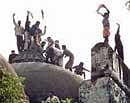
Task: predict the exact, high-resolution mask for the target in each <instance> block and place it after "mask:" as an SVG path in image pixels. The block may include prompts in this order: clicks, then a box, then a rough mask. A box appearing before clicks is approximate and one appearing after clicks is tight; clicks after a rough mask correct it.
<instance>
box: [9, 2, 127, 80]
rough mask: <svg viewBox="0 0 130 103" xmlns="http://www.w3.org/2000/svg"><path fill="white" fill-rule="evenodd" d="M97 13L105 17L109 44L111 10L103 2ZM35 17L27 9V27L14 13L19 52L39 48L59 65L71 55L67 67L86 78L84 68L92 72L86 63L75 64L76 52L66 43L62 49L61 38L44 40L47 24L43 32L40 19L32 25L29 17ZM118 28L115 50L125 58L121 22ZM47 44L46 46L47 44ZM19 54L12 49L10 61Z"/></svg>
mask: <svg viewBox="0 0 130 103" xmlns="http://www.w3.org/2000/svg"><path fill="white" fill-rule="evenodd" d="M101 8H104V9H105V10H106V12H104V13H101V12H100V9H101ZM96 11H97V13H98V14H100V15H101V16H102V17H103V20H102V24H103V38H104V43H105V44H108V37H109V35H110V23H109V15H110V11H109V9H108V8H107V7H106V6H105V5H104V4H101V5H99V7H98V8H97V10H96ZM41 14H42V19H44V12H43V10H41ZM30 16H31V17H32V18H33V15H32V13H31V12H30V11H27V16H26V22H25V27H22V26H21V21H20V20H18V22H17V23H16V21H15V13H14V14H13V23H14V26H15V28H14V30H15V36H16V40H17V48H18V52H19V53H20V52H22V51H27V50H34V49H36V48H37V49H38V51H39V52H41V53H42V55H43V56H45V58H46V60H45V62H46V63H51V64H54V65H58V66H61V67H62V66H63V57H69V60H68V62H67V63H66V64H65V68H66V69H68V70H70V71H73V70H72V69H75V73H76V74H78V75H84V78H85V72H84V71H83V70H86V71H88V72H90V71H89V70H87V69H85V68H84V67H83V66H84V63H83V62H80V63H79V65H77V66H73V64H74V54H73V53H72V52H71V51H70V50H68V48H67V47H66V45H62V50H63V52H62V50H61V47H60V44H59V40H55V41H54V40H53V39H52V38H51V37H47V39H46V40H44V41H42V39H41V36H43V35H45V34H46V26H44V32H42V29H40V27H39V25H40V21H36V23H35V24H34V25H32V26H30V24H31V22H30V20H29V17H30ZM117 25H118V29H117V32H116V34H115V48H114V51H116V50H117V52H118V55H119V57H120V58H121V59H122V61H123V60H124V53H123V45H122V42H121V39H120V24H118V23H117ZM46 44H47V46H46V48H45V45H46ZM17 55H18V54H16V53H15V51H14V50H13V51H11V54H10V56H9V63H12V60H13V58H15V57H16V56H17Z"/></svg>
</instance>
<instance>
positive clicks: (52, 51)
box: [46, 37, 55, 64]
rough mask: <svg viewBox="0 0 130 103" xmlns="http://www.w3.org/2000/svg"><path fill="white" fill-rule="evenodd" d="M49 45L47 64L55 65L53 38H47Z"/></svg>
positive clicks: (47, 48)
mask: <svg viewBox="0 0 130 103" xmlns="http://www.w3.org/2000/svg"><path fill="white" fill-rule="evenodd" d="M46 41H47V42H48V45H47V47H46V63H51V64H54V62H53V58H54V55H55V54H54V49H53V45H54V41H53V39H52V38H51V37H47V40H46Z"/></svg>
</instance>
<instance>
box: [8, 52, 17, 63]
mask: <svg viewBox="0 0 130 103" xmlns="http://www.w3.org/2000/svg"><path fill="white" fill-rule="evenodd" d="M16 56H18V54H16V53H15V50H12V51H11V54H10V55H9V63H10V64H12V63H13V62H14V61H13V60H14V58H15V57H16Z"/></svg>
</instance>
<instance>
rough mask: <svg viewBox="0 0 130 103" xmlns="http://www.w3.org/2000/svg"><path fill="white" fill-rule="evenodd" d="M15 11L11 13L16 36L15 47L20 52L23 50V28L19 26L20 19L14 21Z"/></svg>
mask: <svg viewBox="0 0 130 103" xmlns="http://www.w3.org/2000/svg"><path fill="white" fill-rule="evenodd" d="M14 17H15V13H13V23H14V25H15V28H14V30H15V36H16V39H17V48H18V51H19V52H21V51H22V50H23V46H24V44H23V34H24V28H23V27H22V26H21V21H20V20H18V23H16V21H15V18H14Z"/></svg>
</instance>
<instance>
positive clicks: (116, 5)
mask: <svg viewBox="0 0 130 103" xmlns="http://www.w3.org/2000/svg"><path fill="white" fill-rule="evenodd" d="M126 1H127V0H118V1H117V0H2V2H1V3H0V13H1V19H0V28H1V29H0V30H1V31H0V32H1V39H0V53H1V54H3V55H4V56H5V57H6V59H8V55H9V53H10V51H11V50H12V49H15V50H16V52H17V46H16V38H15V35H14V25H13V22H12V14H13V13H16V20H21V21H22V25H23V26H24V23H25V19H26V11H27V10H30V11H31V12H33V15H34V18H33V19H30V20H31V24H34V23H35V21H37V20H40V21H41V28H43V26H44V25H47V33H46V36H43V37H42V39H45V38H46V37H48V36H51V37H52V38H53V39H54V40H56V39H58V40H59V41H60V44H61V45H62V44H66V45H67V47H68V49H69V50H71V51H72V52H73V53H74V55H75V63H74V64H78V63H79V62H80V61H83V62H84V63H85V67H86V68H88V69H89V70H91V48H92V47H93V46H94V45H95V44H96V43H98V42H102V41H103V38H102V23H101V22H102V17H101V16H100V15H98V14H97V13H96V9H97V7H98V6H99V4H105V5H106V6H107V7H108V8H109V9H110V12H111V13H110V26H111V29H110V30H111V35H110V38H109V44H110V45H111V47H112V48H114V45H115V44H114V35H115V32H116V29H117V25H116V23H117V22H118V23H120V24H121V33H120V34H121V39H122V42H123V45H124V53H125V54H124V55H125V60H124V61H125V63H126V64H127V65H128V66H130V63H129V61H130V53H129V52H130V45H129V42H130V38H129V37H130V36H129V35H130V11H128V10H127V9H126V7H125V2H126ZM41 9H43V10H44V13H45V19H44V21H42V18H41V12H40V10H41ZM87 75H89V74H88V73H87Z"/></svg>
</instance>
